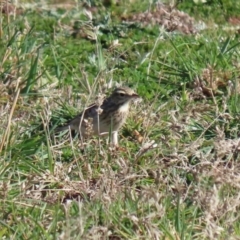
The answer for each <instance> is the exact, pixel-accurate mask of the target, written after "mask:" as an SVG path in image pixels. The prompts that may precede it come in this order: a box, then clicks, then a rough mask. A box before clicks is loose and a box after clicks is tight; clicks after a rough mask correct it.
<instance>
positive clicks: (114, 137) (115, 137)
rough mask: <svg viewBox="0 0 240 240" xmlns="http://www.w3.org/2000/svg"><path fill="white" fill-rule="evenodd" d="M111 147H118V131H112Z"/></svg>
mask: <svg viewBox="0 0 240 240" xmlns="http://www.w3.org/2000/svg"><path fill="white" fill-rule="evenodd" d="M111 143H112V145H113V146H115V147H117V146H118V131H114V132H113V133H112V141H111Z"/></svg>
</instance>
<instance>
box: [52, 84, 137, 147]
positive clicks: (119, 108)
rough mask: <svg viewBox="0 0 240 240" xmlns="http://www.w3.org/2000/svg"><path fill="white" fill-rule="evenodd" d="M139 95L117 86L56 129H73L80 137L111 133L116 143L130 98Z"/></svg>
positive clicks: (126, 113)
mask: <svg viewBox="0 0 240 240" xmlns="http://www.w3.org/2000/svg"><path fill="white" fill-rule="evenodd" d="M138 97H139V96H138V95H137V94H136V93H135V92H134V91H133V90H132V89H131V88H128V87H118V88H116V89H115V90H114V91H113V92H112V94H111V95H110V96H109V97H108V98H105V99H104V101H103V103H102V104H101V105H100V106H98V105H97V104H92V105H90V106H89V107H87V108H86V109H85V110H84V111H83V112H81V113H80V114H79V115H77V116H76V117H75V118H73V119H72V120H70V121H69V122H67V123H66V124H65V125H64V126H62V127H59V128H57V129H56V131H63V130H66V129H70V130H75V131H77V132H79V133H80V137H83V138H86V137H88V136H91V135H105V134H109V132H110V131H111V133H112V143H113V144H114V145H118V131H119V129H120V128H121V127H122V125H123V124H124V123H125V121H126V118H127V116H128V112H129V105H130V102H131V100H132V99H134V98H138Z"/></svg>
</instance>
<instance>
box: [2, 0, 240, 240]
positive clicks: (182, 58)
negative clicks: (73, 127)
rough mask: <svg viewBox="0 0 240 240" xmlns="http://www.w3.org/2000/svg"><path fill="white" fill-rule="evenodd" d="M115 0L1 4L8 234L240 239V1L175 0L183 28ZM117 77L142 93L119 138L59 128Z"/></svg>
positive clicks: (146, 5) (4, 216) (143, 7)
mask: <svg viewBox="0 0 240 240" xmlns="http://www.w3.org/2000/svg"><path fill="white" fill-rule="evenodd" d="M116 2H117V1H104V2H103V3H102V2H100V1H91V6H90V5H88V7H89V8H88V11H89V12H90V11H93V12H92V16H91V14H90V13H88V14H86V12H85V13H84V11H83V10H82V9H83V7H82V4H81V3H78V4H77V3H76V2H75V1H69V4H70V5H71V7H70V8H69V9H68V7H67V5H66V6H65V7H62V5H61V6H60V5H59V6H60V9H58V7H53V6H52V5H51V7H49V8H47V6H50V5H45V6H38V7H31V5H28V6H30V7H29V8H26V6H27V5H24V4H23V5H22V6H23V10H22V14H17V15H10V16H8V17H7V16H6V15H2V16H1V17H2V18H3V21H2V22H1V26H0V27H1V28H0V29H1V31H0V33H1V39H0V60H1V61H0V126H1V128H0V189H1V190H0V203H1V204H0V212H1V213H0V219H1V220H0V238H1V239H226V238H228V239H239V238H240V227H239V221H240V215H239V211H238V208H239V190H240V187H239V177H238V176H239V167H240V165H239V161H240V159H239V155H238V151H239V144H238V138H239V130H240V125H239V112H240V107H239V106H240V105H239V92H240V91H239V90H240V88H239V66H240V65H239V61H240V56H239V48H240V47H239V40H238V35H239V30H237V28H230V27H229V26H230V24H229V23H228V22H227V20H228V19H229V18H230V17H232V16H234V17H237V16H239V14H238V13H239V11H240V6H239V4H238V3H236V1H233V0H222V1H217V0H216V1H211V2H210V1H209V3H208V2H207V3H198V4H195V3H194V1H182V2H180V3H179V4H177V9H180V10H181V11H184V12H186V13H189V14H190V15H191V16H192V17H194V18H195V19H196V21H203V22H205V24H206V28H205V29H204V30H201V31H199V32H198V33H196V34H188V35H186V34H183V33H181V32H179V31H174V32H168V31H165V30H163V29H161V28H159V26H157V25H153V24H148V25H143V24H141V23H139V22H133V21H132V20H131V21H126V19H127V18H129V19H131V16H132V15H134V14H136V13H140V12H145V11H146V10H152V9H154V6H155V5H154V3H153V4H152V5H150V4H149V2H148V1H144V3H143V4H140V3H142V2H141V1H138V0H136V1H131V3H129V1H123V2H119V3H116ZM49 4H50V3H49ZM65 4H66V3H65ZM87 4H90V1H86V4H85V6H87ZM233 6H234V7H233ZM66 9H67V10H66ZM94 11H96V12H94ZM175 14H178V13H176V12H175ZM219 16H221V17H219ZM239 17H240V16H239ZM179 24H180V23H179ZM181 24H186V23H184V22H181ZM214 24H218V26H215V25H214ZM117 83H120V84H122V85H126V86H130V87H132V88H134V89H135V90H136V91H137V93H138V94H139V95H140V96H141V97H142V102H140V103H138V104H134V105H133V106H132V108H131V110H132V111H131V114H130V116H129V118H128V120H127V123H126V125H125V126H124V127H123V129H122V130H121V132H120V146H121V149H120V150H116V149H112V148H111V147H109V146H108V145H107V143H106V139H101V138H97V137H94V138H92V139H89V140H87V141H85V142H84V147H82V146H81V143H80V141H79V140H78V139H77V138H71V137H69V136H68V135H60V136H55V135H54V134H53V129H54V128H55V127H56V126H57V125H61V124H62V123H64V122H65V121H67V120H68V119H70V118H71V117H73V116H75V115H76V114H77V113H79V112H80V111H82V110H83V109H84V107H85V106H87V105H88V104H89V103H91V102H92V101H94V99H95V96H96V94H97V93H99V92H100V93H106V94H109V92H111V88H112V87H114V86H115V85H116V84H117Z"/></svg>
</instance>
